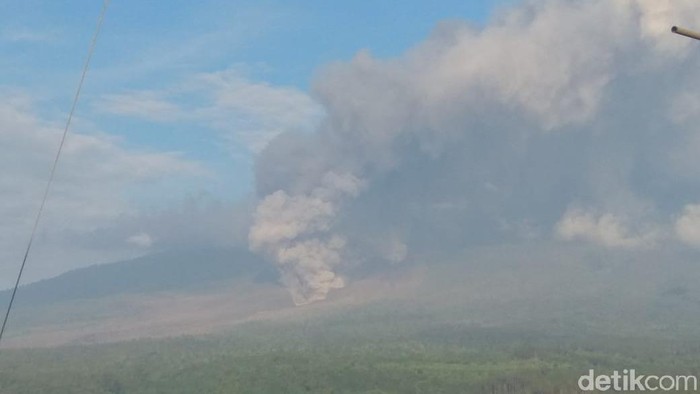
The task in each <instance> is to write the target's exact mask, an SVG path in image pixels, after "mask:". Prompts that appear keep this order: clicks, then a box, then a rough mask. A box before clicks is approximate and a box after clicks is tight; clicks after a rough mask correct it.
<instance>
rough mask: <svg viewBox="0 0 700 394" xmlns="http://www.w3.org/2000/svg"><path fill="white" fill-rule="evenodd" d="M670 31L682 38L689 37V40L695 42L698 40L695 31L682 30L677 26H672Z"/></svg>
mask: <svg viewBox="0 0 700 394" xmlns="http://www.w3.org/2000/svg"><path fill="white" fill-rule="evenodd" d="M671 31H672V32H674V33H676V34H680V35H682V36H686V37H690V38H693V39H696V40H700V33H698V32H696V31H692V30H688V29H684V28H682V27H678V26H673V27H672V28H671Z"/></svg>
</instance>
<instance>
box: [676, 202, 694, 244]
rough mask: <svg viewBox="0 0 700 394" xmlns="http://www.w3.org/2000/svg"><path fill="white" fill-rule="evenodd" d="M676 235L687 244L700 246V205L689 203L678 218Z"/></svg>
mask: <svg viewBox="0 0 700 394" xmlns="http://www.w3.org/2000/svg"><path fill="white" fill-rule="evenodd" d="M675 231H676V236H678V238H679V239H680V240H681V241H682V242H683V243H685V244H688V245H690V246H694V247H700V205H698V204H689V205H686V206H685V208H684V209H683V215H681V217H679V218H678V219H677V220H676V224H675Z"/></svg>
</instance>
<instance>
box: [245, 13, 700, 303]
mask: <svg viewBox="0 0 700 394" xmlns="http://www.w3.org/2000/svg"><path fill="white" fill-rule="evenodd" d="M674 24H680V25H687V26H691V27H692V26H696V27H698V28H700V3H697V2H694V1H669V0H667V1H663V0H620V1H608V0H591V1H573V0H572V1H565V0H549V1H532V2H526V3H525V4H522V5H518V6H517V7H513V8H511V9H508V10H504V11H502V12H501V13H500V14H499V15H498V16H497V17H496V18H494V20H493V21H491V22H490V24H489V25H488V26H486V27H484V28H482V29H478V28H473V27H471V26H469V25H468V24H467V23H461V22H446V23H443V24H441V25H440V26H438V27H437V28H436V30H435V32H434V33H433V34H432V35H431V36H430V37H429V38H428V39H427V40H426V41H425V42H423V43H421V44H419V45H417V46H416V47H415V48H413V49H412V50H410V51H408V52H407V53H406V54H405V55H404V56H402V57H400V58H397V59H389V60H378V59H375V58H373V57H372V56H371V55H370V54H369V53H367V52H365V51H361V52H360V53H358V55H357V56H356V57H355V58H354V59H353V60H352V61H350V62H347V63H338V64H334V65H330V66H328V67H326V68H325V69H324V70H323V72H322V73H321V74H320V76H319V77H318V78H317V80H316V83H315V88H314V92H315V95H316V98H317V99H318V101H319V102H320V103H321V104H322V105H323V106H324V108H325V110H326V113H327V115H326V117H325V119H324V120H323V122H322V124H321V126H320V127H319V129H318V130H317V131H316V132H315V133H313V134H304V133H284V134H281V135H279V136H278V137H277V138H276V139H275V140H273V141H272V142H271V143H270V145H268V147H267V148H266V149H265V150H264V151H263V152H262V153H261V155H260V156H259V158H258V161H257V167H256V180H257V192H258V194H259V196H260V201H259V204H258V206H257V209H256V212H255V215H254V224H253V225H252V227H251V230H250V234H249V242H250V246H251V248H252V249H253V250H255V251H257V252H260V253H263V254H264V255H266V256H267V257H268V258H269V259H270V260H272V261H273V262H275V264H276V265H277V266H278V268H279V270H280V272H281V274H282V277H283V281H284V283H285V284H286V285H287V286H288V287H289V289H290V291H291V293H292V295H293V297H294V300H295V302H297V303H299V304H301V303H306V302H312V301H316V300H321V299H323V298H325V297H326V295H327V294H328V292H329V291H330V290H332V289H334V288H339V287H342V286H343V284H344V279H343V275H344V272H345V271H346V270H347V269H348V267H352V266H355V265H357V264H376V263H378V262H380V261H385V262H388V263H397V262H400V261H401V260H403V259H404V258H405V257H406V256H408V255H410V254H411V253H412V251H415V250H423V249H426V248H427V249H431V248H432V249H440V250H449V249H450V248H452V247H454V248H457V249H458V248H461V247H465V246H467V245H469V244H474V243H483V242H535V241H536V240H551V239H555V240H559V241H561V242H589V243H594V244H598V245H601V247H605V248H622V249H625V250H630V249H638V248H653V247H658V246H659V245H663V244H665V243H667V242H663V241H673V242H677V243H679V244H680V243H686V244H688V245H697V244H698V242H697V238H698V237H697V236H695V234H697V233H700V224H699V223H700V221H699V220H697V216H698V215H697V212H696V211H697V209H696V208H695V205H692V203H695V202H697V201H693V198H695V197H694V196H697V192H699V191H700V182H699V181H700V155H697V153H696V152H698V149H700V137H699V136H700V133H698V131H700V130H698V124H700V123H698V120H700V104H699V103H700V72H699V71H698V70H700V67H698V66H699V65H700V47H699V46H698V45H697V44H696V43H694V42H691V41H690V40H688V39H683V38H681V37H677V36H674V35H672V34H671V33H670V27H671V26H672V25H674Z"/></svg>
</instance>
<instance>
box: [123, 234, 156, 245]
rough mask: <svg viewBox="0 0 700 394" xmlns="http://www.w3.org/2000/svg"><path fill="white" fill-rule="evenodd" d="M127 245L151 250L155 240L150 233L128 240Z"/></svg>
mask: <svg viewBox="0 0 700 394" xmlns="http://www.w3.org/2000/svg"><path fill="white" fill-rule="evenodd" d="M126 243H128V244H131V245H134V246H138V247H141V248H150V247H151V245H153V238H151V236H150V235H149V234H148V233H144V232H141V233H138V234H134V235H132V236H130V237H129V238H127V239H126Z"/></svg>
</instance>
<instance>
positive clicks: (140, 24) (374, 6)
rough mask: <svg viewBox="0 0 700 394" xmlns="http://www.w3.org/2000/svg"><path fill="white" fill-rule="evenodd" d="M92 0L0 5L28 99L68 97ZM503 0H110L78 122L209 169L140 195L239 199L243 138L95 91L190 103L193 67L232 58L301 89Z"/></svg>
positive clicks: (13, 73)
mask: <svg viewBox="0 0 700 394" xmlns="http://www.w3.org/2000/svg"><path fill="white" fill-rule="evenodd" d="M100 3H101V2H99V1H94V0H92V1H87V0H79V1H78V0H76V1H72V2H68V3H66V2H52V1H46V0H43V1H42V0H28V1H22V2H6V3H5V4H4V5H3V9H4V10H3V12H2V13H0V25H1V26H2V28H0V52H2V54H3V56H2V60H0V71H1V72H0V87H2V88H3V89H4V90H5V91H21V92H23V93H25V94H28V95H29V96H30V97H31V98H32V101H33V103H34V107H35V110H37V111H39V112H40V113H41V114H42V116H45V117H47V118H51V119H55V120H56V121H58V120H59V119H60V118H61V116H62V114H63V113H64V112H65V111H66V109H67V107H68V105H69V103H70V96H71V94H72V91H73V89H74V86H75V83H76V79H77V75H78V72H79V70H80V66H81V62H82V61H83V57H84V52H85V49H86V46H87V43H88V40H89V38H90V35H91V33H92V29H93V28H94V24H95V19H96V15H97V14H98V12H99V8H100V6H101V4H100ZM501 3H503V1H485V0H484V1H469V2H465V1H442V2H427V1H402V2H398V1H354V2H327V1H220V0H211V1H199V2H192V1H184V0H169V1H135V0H114V1H112V4H111V6H110V9H109V12H108V16H107V20H106V23H105V26H104V32H103V36H102V37H101V39H100V42H99V46H98V48H97V52H96V54H95V58H94V62H93V66H92V70H91V72H90V74H89V76H88V81H87V83H86V86H85V90H84V95H83V97H82V101H81V104H80V106H79V108H78V112H77V116H78V117H79V119H81V120H82V121H83V122H82V124H81V123H80V122H79V123H77V124H76V128H77V129H78V131H80V132H90V131H93V132H94V131H99V132H100V133H107V134H109V135H112V136H115V137H118V138H120V139H121V141H120V144H122V145H123V146H126V147H129V148H131V149H139V150H147V151H167V152H171V151H177V152H180V153H181V154H182V155H184V156H185V157H187V158H190V159H193V160H197V161H200V162H202V163H203V164H204V165H205V166H206V167H207V168H209V169H210V170H211V173H212V174H211V175H212V176H211V177H207V178H206V179H204V180H201V182H194V183H186V184H183V183H177V184H175V183H172V184H170V185H168V184H159V185H158V186H157V187H155V188H153V187H149V188H144V189H142V190H134V196H136V197H135V198H137V199H140V200H143V201H150V202H151V203H155V202H156V201H158V200H160V199H161V198H166V197H169V198H174V199H177V198H180V197H184V196H186V195H189V194H197V193H199V192H202V191H206V192H208V193H212V194H214V195H215V196H217V197H219V198H222V199H236V198H239V197H241V196H244V195H245V194H247V193H249V192H250V190H251V185H252V179H253V178H252V173H251V165H252V154H253V153H251V152H250V149H249V147H247V146H245V144H241V143H240V142H239V141H233V142H230V141H226V138H225V135H222V133H221V132H216V131H214V130H212V128H213V127H212V126H211V124H207V122H202V121H189V120H180V121H171V122H168V121H163V120H162V119H160V120H159V121H153V119H149V118H148V117H146V116H133V114H129V113H127V114H125V113H123V112H119V111H110V110H104V109H101V108H100V106H101V104H102V103H103V101H101V99H102V98H104V97H105V96H110V95H121V94H124V93H129V94H131V93H135V92H144V91H149V92H161V93H162V92H164V91H165V92H170V93H172V91H173V90H175V91H177V94H176V96H177V97H176V98H172V97H169V98H168V99H169V100H176V101H178V102H179V103H180V104H182V105H183V107H187V108H193V107H198V106H199V103H198V102H197V101H198V100H200V99H201V97H197V96H198V95H197V94H192V90H190V89H183V88H182V85H183V84H185V85H191V84H192V83H193V82H191V81H192V78H193V76H196V75H201V74H207V73H216V72H221V71H223V70H231V69H235V70H237V72H238V73H239V74H240V75H241V77H243V78H245V79H246V81H248V82H250V83H255V84H264V85H267V86H269V87H271V88H275V87H278V86H279V87H286V88H293V89H296V90H298V91H299V92H307V91H308V90H309V86H310V83H311V81H312V80H313V77H314V73H315V72H316V71H317V70H318V69H319V68H320V67H322V66H323V65H324V64H328V63H330V62H333V61H342V60H346V59H349V58H351V57H352V56H353V55H354V54H355V53H357V51H359V50H362V49H368V50H369V51H371V52H372V53H373V54H374V55H375V56H378V57H391V56H396V55H399V54H401V53H402V52H404V51H405V50H406V49H407V48H409V47H411V46H412V45H415V43H417V42H419V41H420V40H421V39H423V38H424V37H425V36H426V35H427V34H429V32H430V31H431V29H433V28H434V26H435V25H436V23H437V22H439V21H440V20H444V19H467V20H469V21H472V22H473V23H474V24H477V25H478V24H482V23H484V21H485V20H487V18H488V16H489V15H490V13H491V12H493V10H494V8H496V7H497V6H498V5H500V4H501ZM126 98H127V97H122V99H126ZM185 110H186V109H185ZM115 112H116V113H115ZM232 117H233V118H234V119H232V122H233V123H236V122H235V120H236V119H235V114H234V115H232ZM219 122H226V120H220V121H219ZM81 127H82V128H81ZM221 127H222V125H219V128H221ZM231 127H232V128H235V127H236V126H235V125H232V126H231ZM214 128H215V127H214ZM234 132H235V131H234Z"/></svg>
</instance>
